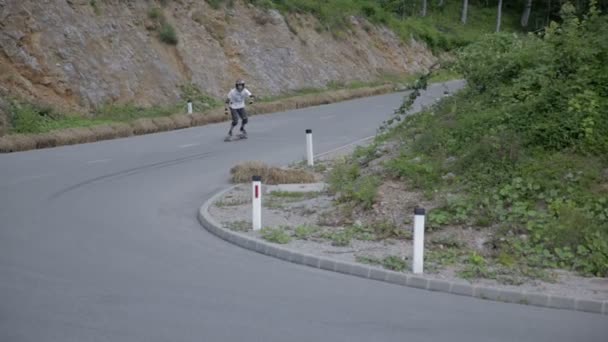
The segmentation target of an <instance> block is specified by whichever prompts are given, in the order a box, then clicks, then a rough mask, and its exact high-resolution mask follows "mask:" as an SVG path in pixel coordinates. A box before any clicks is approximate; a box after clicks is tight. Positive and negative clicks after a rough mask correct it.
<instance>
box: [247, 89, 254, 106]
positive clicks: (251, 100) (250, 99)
mask: <svg viewBox="0 0 608 342" xmlns="http://www.w3.org/2000/svg"><path fill="white" fill-rule="evenodd" d="M245 95H247V97H248V98H249V104H252V103H253V100H255V95H253V94H252V93H251V91H249V89H245Z"/></svg>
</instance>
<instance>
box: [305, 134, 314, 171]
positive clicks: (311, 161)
mask: <svg viewBox="0 0 608 342" xmlns="http://www.w3.org/2000/svg"><path fill="white" fill-rule="evenodd" d="M306 157H307V159H308V166H314V165H315V161H314V155H313V151H312V129H307V130H306Z"/></svg>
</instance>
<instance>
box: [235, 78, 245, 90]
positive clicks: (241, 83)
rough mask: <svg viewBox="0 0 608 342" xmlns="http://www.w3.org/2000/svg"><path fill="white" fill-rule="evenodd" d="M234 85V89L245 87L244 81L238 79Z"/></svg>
mask: <svg viewBox="0 0 608 342" xmlns="http://www.w3.org/2000/svg"><path fill="white" fill-rule="evenodd" d="M234 86H235V87H236V89H239V90H243V89H245V81H243V80H240V79H239V80H238V81H236V82H235V84H234ZM239 87H241V88H239Z"/></svg>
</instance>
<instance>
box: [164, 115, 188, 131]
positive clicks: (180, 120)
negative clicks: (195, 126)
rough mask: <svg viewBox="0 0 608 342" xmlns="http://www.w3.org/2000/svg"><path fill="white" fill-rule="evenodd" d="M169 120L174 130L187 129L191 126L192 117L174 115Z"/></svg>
mask: <svg viewBox="0 0 608 342" xmlns="http://www.w3.org/2000/svg"><path fill="white" fill-rule="evenodd" d="M169 118H171V120H173V124H174V125H175V128H176V129H181V128H188V127H190V126H192V117H190V116H189V115H184V114H174V115H171V116H170V117H169Z"/></svg>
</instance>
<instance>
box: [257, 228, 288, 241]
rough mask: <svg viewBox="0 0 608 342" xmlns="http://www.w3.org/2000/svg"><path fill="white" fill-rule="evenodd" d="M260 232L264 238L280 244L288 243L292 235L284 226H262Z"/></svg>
mask: <svg viewBox="0 0 608 342" xmlns="http://www.w3.org/2000/svg"><path fill="white" fill-rule="evenodd" d="M260 233H261V234H262V238H263V239H264V240H267V241H270V242H274V243H278V244H286V243H289V242H290V241H291V236H290V235H289V233H288V232H287V231H286V229H285V228H284V227H277V228H269V227H266V228H262V230H260Z"/></svg>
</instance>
